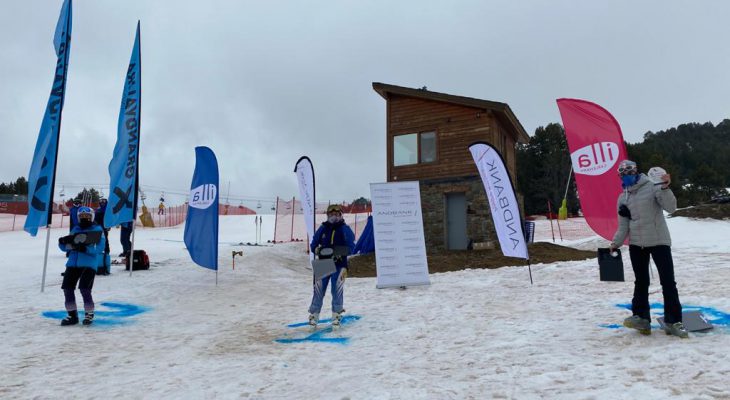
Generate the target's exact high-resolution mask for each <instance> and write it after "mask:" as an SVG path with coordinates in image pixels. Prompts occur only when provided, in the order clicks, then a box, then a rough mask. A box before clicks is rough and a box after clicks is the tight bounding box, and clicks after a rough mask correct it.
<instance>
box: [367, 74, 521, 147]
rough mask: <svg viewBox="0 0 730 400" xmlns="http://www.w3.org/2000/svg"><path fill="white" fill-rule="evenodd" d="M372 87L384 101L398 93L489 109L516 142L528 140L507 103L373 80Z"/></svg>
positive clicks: (399, 94)
mask: <svg viewBox="0 0 730 400" xmlns="http://www.w3.org/2000/svg"><path fill="white" fill-rule="evenodd" d="M373 89H374V90H375V91H376V92H378V94H379V95H381V96H382V97H383V98H384V99H385V100H386V101H387V100H388V99H389V98H390V96H391V95H398V96H406V97H414V98H418V99H425V100H432V101H438V102H443V103H450V104H458V105H462V106H467V107H474V108H478V109H484V110H491V111H492V112H493V113H494V115H495V116H496V117H497V118H498V119H499V120H500V121H501V122H502V123H503V124H504V126H505V127H507V129H509V130H510V131H511V133H512V134H513V135H514V137H515V140H516V141H517V142H518V143H527V142H528V141H529V140H530V136H529V135H528V134H527V132H526V131H525V128H524V127H523V126H522V124H521V123H520V121H519V120H518V119H517V117H516V116H515V114H514V113H513V112H512V109H511V108H510V107H509V105H508V104H507V103H500V102H496V101H490V100H481V99H475V98H472V97H464V96H455V95H452V94H446V93H439V92H432V91H430V90H426V89H425V88H423V89H413V88H407V87H403V86H396V85H388V84H385V83H380V82H373Z"/></svg>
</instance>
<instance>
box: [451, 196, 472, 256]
mask: <svg viewBox="0 0 730 400" xmlns="http://www.w3.org/2000/svg"><path fill="white" fill-rule="evenodd" d="M446 240H447V247H448V249H449V250H466V246H467V245H468V244H469V240H468V238H467V235H466V193H447V194H446Z"/></svg>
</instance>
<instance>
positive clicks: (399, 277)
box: [370, 181, 431, 289]
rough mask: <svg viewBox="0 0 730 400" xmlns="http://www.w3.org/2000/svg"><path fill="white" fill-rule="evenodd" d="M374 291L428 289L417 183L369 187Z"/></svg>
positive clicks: (426, 261)
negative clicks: (407, 288) (417, 287)
mask: <svg viewBox="0 0 730 400" xmlns="http://www.w3.org/2000/svg"><path fill="white" fill-rule="evenodd" d="M370 198H371V200H372V205H373V233H374V239H375V269H376V274H377V282H376V287H377V288H378V289H380V288H387V287H400V286H416V285H430V284H431V281H430V280H429V277H428V259H427V258H426V241H425V237H424V234H423V215H422V213H421V189H420V187H419V183H418V181H415V182H390V183H371V184H370Z"/></svg>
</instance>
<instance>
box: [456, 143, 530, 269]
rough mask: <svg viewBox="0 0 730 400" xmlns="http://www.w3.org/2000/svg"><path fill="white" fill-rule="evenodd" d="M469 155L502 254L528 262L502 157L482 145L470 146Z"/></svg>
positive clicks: (515, 201) (516, 208)
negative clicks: (490, 213) (484, 193)
mask: <svg viewBox="0 0 730 400" xmlns="http://www.w3.org/2000/svg"><path fill="white" fill-rule="evenodd" d="M469 151H470V152H471V156H472V158H474V163H475V164H476V165H477V169H479V175H480V176H481V177H482V184H483V185H484V190H485V191H486V193H487V199H488V200H489V206H490V208H491V212H492V220H493V221H494V229H495V230H496V231H497V237H498V238H499V245H500V247H501V248H502V254H504V255H505V256H507V257H519V258H524V259H526V260H529V258H530V256H529V255H528V253H527V243H525V235H524V233H522V222H521V221H522V219H521V217H520V206H519V204H518V203H517V197H516V196H515V189H514V186H512V179H511V178H510V176H509V171H508V170H507V167H506V166H505V165H504V160H503V159H502V155H500V154H499V152H497V150H496V149H495V148H494V147H492V146H491V145H489V144H487V143H484V142H476V143H474V144H472V145H470V146H469ZM531 276H532V275H531ZM530 279H532V278H530Z"/></svg>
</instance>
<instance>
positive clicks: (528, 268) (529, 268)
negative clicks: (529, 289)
mask: <svg viewBox="0 0 730 400" xmlns="http://www.w3.org/2000/svg"><path fill="white" fill-rule="evenodd" d="M527 270H528V271H529V272H530V286H532V267H530V259H529V258H528V259H527Z"/></svg>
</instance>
